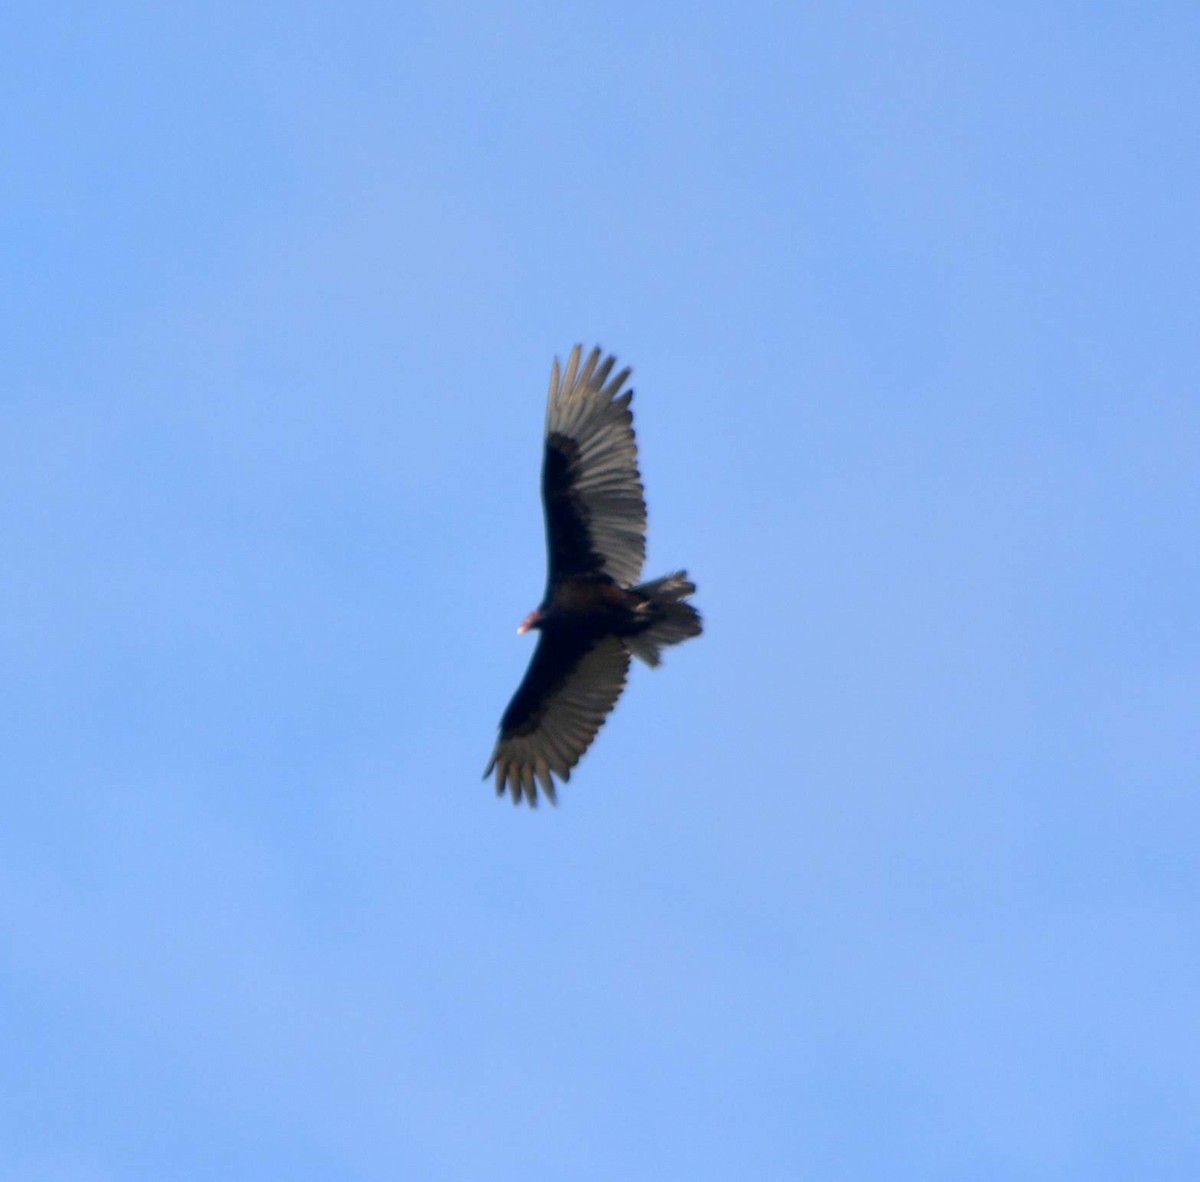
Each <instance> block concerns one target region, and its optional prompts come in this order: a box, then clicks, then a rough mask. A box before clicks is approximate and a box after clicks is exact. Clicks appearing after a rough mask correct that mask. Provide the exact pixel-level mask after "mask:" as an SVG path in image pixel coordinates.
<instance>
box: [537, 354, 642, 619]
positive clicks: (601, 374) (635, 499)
mask: <svg viewBox="0 0 1200 1182" xmlns="http://www.w3.org/2000/svg"><path fill="white" fill-rule="evenodd" d="M579 357H580V349H579V346H578V345H576V346H575V348H574V349H572V350H571V356H570V358H569V359H568V361H567V369H566V373H565V374H563V373H561V371H560V370H559V367H558V359H557V358H555V360H554V368H553V369H552V370H551V373H550V396H549V402H548V405H547V408H546V447H545V455H544V458H543V462H542V502H543V505H544V508H545V513H546V552H547V563H546V565H547V588H548V590H549V589H552V588H553V587H554V586H555V585H556V584H558V583H560V582H561V581H562V580H563V579H567V578H571V577H575V576H581V575H595V574H601V575H607V576H608V577H609V578H611V579H613V580H615V581H616V582H618V583H621V584H624V585H628V584H630V583H633V582H636V581H637V578H638V575H640V574H641V571H642V564H643V563H644V562H645V560H646V502H645V500H644V499H643V490H642V481H641V477H640V476H639V475H638V467H637V443H636V441H635V440H634V435H633V414H632V412H631V411H630V409H629V401H630V399H631V398H632V397H633V391H632V390H626V391H625V392H624V393H621V387H622V386H624V384H625V382H626V380H627V379H628V377H629V375H630V373H631V371H630V370H629V369H623V370H621V371H620V372H619V373H618V374H617V376H616V377H614V378H613V379H612V380H611V381H610V380H609V374H610V373H611V372H612V369H613V366H614V365H615V364H616V358H615V357H608V358H605V360H604V361H603V362H601V361H600V350H599V349H593V350H592V351H591V353H590V354H589V355H588V359H587V361H586V362H585V363H584V365H583V368H582V369H580V368H579ZM547 598H549V595H547Z"/></svg>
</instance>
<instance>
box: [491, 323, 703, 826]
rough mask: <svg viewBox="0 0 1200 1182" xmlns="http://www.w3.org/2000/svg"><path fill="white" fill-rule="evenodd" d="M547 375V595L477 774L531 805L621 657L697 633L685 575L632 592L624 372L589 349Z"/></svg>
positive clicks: (635, 506)
mask: <svg viewBox="0 0 1200 1182" xmlns="http://www.w3.org/2000/svg"><path fill="white" fill-rule="evenodd" d="M580 355H581V349H580V346H579V345H576V346H575V348H574V349H572V350H571V355H570V357H569V358H568V360H567V367H566V371H565V372H564V371H562V370H561V369H560V368H559V364H558V358H557V357H556V358H555V359H554V365H553V367H552V368H551V371H550V395H549V400H548V403H547V407H546V440H545V447H544V450H543V457H542V504H543V508H544V510H545V515H546V568H547V570H546V593H545V595H544V596H543V598H542V602H541V604H540V605H539V606H538V607H537V608H536V609H535V610H534V611H532V612H530V614H529V615H528V616H527V617H526V618H525V621H524V622H523V623H522V624H521V627H520V628H519V629H518V631H519V632H528V631H529V630H530V629H532V628H536V629H538V631H539V632H540V635H539V637H538V644H537V648H536V649H535V650H534V653H533V659H532V660H531V661H530V663H529V668H528V669H527V670H526V672H525V677H524V678H523V679H522V681H521V684H520V685H519V686H518V687H517V692H516V693H515V694H514V695H513V699H512V701H511V702H509V704H508V709H507V710H505V712H504V716H503V718H501V720H500V738H499V740H498V741H497V743H496V749H495V750H494V751H493V752H492V758H491V761H490V762H489V763H488V766H487V768H486V770H485V771H484V773H483V775H484V778H485V779H486V778H487V777H488V776H489V775H490V774H491V773H492V770H493V769H495V773H496V792H497V794H503V792H504V791H505V789H506V788H507V790H508V792H509V793H510V794H511V796H512V799H513V803H514V804H519V803H520V802H521V801H522V800H527V801H528V802H529V803H530V804H531V805H536V804H537V800H538V785H539V784H540V785H541V787H542V791H543V792H545V794H546V796H548V797H549V798H550V800H551V801H552V802H553V801H554V800H555V799H556V797H555V783H554V781H555V777H557V778H558V779H560V780H563V781H566V780H568V779H570V776H571V769H572V768H573V767H574V766H575V764H576V763H578V762H579V758H580V756H582V755H583V753H584V752H585V751H586V750H587V749H588V747H589V746H590V745H591V742H592V740H593V739H594V738H595V737H596V732H597V731H598V730H599V729H600V727H601V725H602V724H603V722H604V719H605V718H606V717H607V715H608V713H609V711H610V710H611V709H612V708H613V706H614V705H615V704H616V701H617V698H618V697H620V694H621V690H622V689H624V687H625V678H626V675H627V674H628V672H629V659H630V657H631V656H634V657H638V658H639V659H641V660H642V661H644V662H645V663H646V664H647V665H657V664H658V663H659V650H660V649H662V648H664V647H665V646H667V645H671V644H678V643H679V642H680V641H682V640H687V639H688V638H689V637H691V636H699V635H700V631H701V623H700V614H699V612H697V611H696V609H695V608H694V607H693V606H692V605H691V604H690V603H688V602H687V597H688V596H689V595H692V594H693V593H694V592H695V590H696V587H695V584H693V583H692V582H691V581H690V580H689V579H688V577H687V572H686V571H676V572H675V573H674V574H671V575H666V576H665V577H664V578H661V579H654V580H652V581H651V582H649V583H640V584H637V585H635V583H636V580H637V579H638V577H639V576H640V575H641V573H642V564H643V563H644V562H645V559H646V502H645V500H644V499H643V496H642V481H641V477H640V476H639V474H638V466H637V443H636V442H635V440H634V437H633V412H632V411H631V410H630V409H629V403H630V400H631V399H632V397H633V391H632V390H626V389H624V387H625V383H626V381H627V380H628V378H629V375H630V373H631V371H630V370H629V369H623V370H621V371H620V372H619V373H617V374H616V375H615V376H610V375H612V371H613V368H614V366H615V365H616V358H615V357H606V358H605V359H604V360H603V361H601V359H600V350H599V349H593V350H592V351H591V353H590V354H589V355H588V358H587V360H586V361H585V362H584V363H583V365H582V366H581V365H580Z"/></svg>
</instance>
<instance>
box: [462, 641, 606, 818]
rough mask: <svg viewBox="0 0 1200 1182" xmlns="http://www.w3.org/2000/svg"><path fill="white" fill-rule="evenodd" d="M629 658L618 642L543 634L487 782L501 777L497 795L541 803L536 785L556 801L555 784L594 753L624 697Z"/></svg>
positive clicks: (504, 725)
mask: <svg viewBox="0 0 1200 1182" xmlns="http://www.w3.org/2000/svg"><path fill="white" fill-rule="evenodd" d="M628 672H629V653H628V652H627V651H626V649H625V646H624V645H623V644H622V643H621V641H620V640H618V639H617V638H616V637H613V636H606V637H604V638H603V639H601V640H599V641H593V642H588V641H583V640H574V639H570V638H567V637H563V636H556V635H555V634H554V633H546V632H543V633H542V634H541V635H540V636H539V637H538V646H537V648H536V649H535V650H534V654H533V660H531V661H530V662H529V668H528V669H527V670H526V672H525V677H524V679H523V680H522V682H521V684H520V686H519V687H518V688H517V692H516V693H515V694H514V695H513V699H512V701H511V702H510V703H509V704H508V709H507V710H505V712H504V717H503V718H502V719H501V720H500V738H499V740H498V741H497V743H496V749H495V751H493V752H492V758H491V762H490V763H489V764H488V765H487V768H486V769H485V771H484V773H483V777H484V779H485V780H486V779H487V777H488V775H489V774H490V773H491V771H492V769H493V768H495V771H496V794H497V795H501V794H503V792H504V789H505V787H506V786H507V788H508V791H509V792H510V793H511V795H512V798H513V803H514V804H519V803H520V801H521V799H522V797H524V799H525V800H527V801H529V803H530V804H531V805H536V804H537V784H538V783H540V784H541V786H542V789H543V791H544V792H545V793H546V795H547V796H548V797H549V798H550V800H551V802H552V803H553V802H554V801H555V792H554V777H555V776H557V777H558V778H559V779H560V780H562V781H564V782H565V781H567V780H569V779H570V778H571V769H572V768H573V767H574V766H575V764H576V763H578V762H579V757H580V756H581V755H583V753H584V752H585V751H586V750H587V749H588V747H589V746H591V742H592V740H593V739H594V738H595V737H596V732H597V731H598V730H599V729H600V727H601V725H602V724H603V722H604V720H605V718H606V717H607V716H608V712H609V711H610V710H611V709H612V708H613V706H614V705H615V704H616V701H617V699H618V698H619V697H620V696H621V690H622V689H624V687H625V677H626V674H627V673H628Z"/></svg>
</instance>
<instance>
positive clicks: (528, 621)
mask: <svg viewBox="0 0 1200 1182" xmlns="http://www.w3.org/2000/svg"><path fill="white" fill-rule="evenodd" d="M541 622H542V613H541V611H540V610H538V609H537V608H534V609H533V611H531V612H530V613H529V615H527V616H526V617H525V618H524V619H523V620H522V621H521V626H520V627H519V628H518V629H517V635H518V636H522V635H524V634H525V633H526V632H528V631H529V629H530V628H536V627H537V626H538V625H539V624H540V623H541Z"/></svg>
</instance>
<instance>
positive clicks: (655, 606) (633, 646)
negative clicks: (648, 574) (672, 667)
mask: <svg viewBox="0 0 1200 1182" xmlns="http://www.w3.org/2000/svg"><path fill="white" fill-rule="evenodd" d="M633 589H634V591H637V592H640V593H641V594H642V595H644V596H645V597H646V602H645V605H644V610H645V612H646V614H647V616H648V617H649V618H650V621H651V622H650V624H649V626H648V627H647V628H646V630H645V631H644V632H639V633H637V635H636V636H626V637H624V640H625V646H626V647H627V648H628V649H629V651H630V652H631V653H632V654H633V655H634V656H635V657H637V658H639V659H640V660H642V661H645V662H646V664H647V665H657V664H658V663H659V661H660V660H661V657H660V655H659V650H660V649H663V648H666V647H667V645H671V644H679V642H680V641H682V640H688V639H689V638H691V637H693V636H699V635H700V632H701V630H702V625H701V622H700V613H699V612H698V611H697V610H696V609H695V608H694V607H692V605H691V604H690V603H687V602H685V601H686V599H687V597H688V596H689V595H692V594H694V593H695V591H696V584H695V583H693V582H692V581H691V580H690V579H689V578H688V577H687V571H684V570H677V571H676V572H675V573H674V574H673V575H664V576H663V577H662V578H661V579H652V580H651V581H650V582H649V583H642V584H641V585H640V586H637V587H634V588H633Z"/></svg>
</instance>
